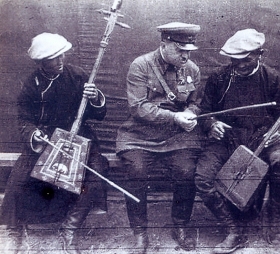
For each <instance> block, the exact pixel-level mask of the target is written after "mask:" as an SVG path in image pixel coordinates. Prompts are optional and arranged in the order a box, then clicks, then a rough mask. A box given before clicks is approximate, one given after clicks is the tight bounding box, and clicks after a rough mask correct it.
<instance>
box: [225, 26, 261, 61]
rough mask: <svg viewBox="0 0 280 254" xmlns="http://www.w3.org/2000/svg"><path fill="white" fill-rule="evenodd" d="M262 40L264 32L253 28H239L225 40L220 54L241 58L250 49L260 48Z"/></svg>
mask: <svg viewBox="0 0 280 254" xmlns="http://www.w3.org/2000/svg"><path fill="white" fill-rule="evenodd" d="M264 42H265V36H264V34H263V33H259V32H257V31H256V30H255V29H250V28H249V29H244V30H240V31H237V32H236V33H235V34H234V35H233V36H232V37H230V38H229V39H228V40H227V41H226V43H225V45H224V46H223V47H222V48H221V51H220V54H221V55H224V56H229V57H232V58H237V59H242V58H245V57H247V56H248V55H249V54H250V53H251V52H252V51H255V50H257V49H261V48H262V46H263V44H264Z"/></svg>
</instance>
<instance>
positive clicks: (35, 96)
mask: <svg viewBox="0 0 280 254" xmlns="http://www.w3.org/2000/svg"><path fill="white" fill-rule="evenodd" d="M71 47H72V44H71V43H70V42H68V41H67V40H66V39H65V38H64V37H63V36H61V35H58V34H52V33H42V34H39V35H37V36H36V37H34V38H33V40H32V44H31V47H30V48H29V50H28V54H29V56H30V58H31V59H33V60H34V61H35V62H36V63H37V66H38V68H37V69H36V70H35V71H34V72H33V73H32V74H31V75H30V76H29V78H28V79H27V80H26V81H25V82H24V84H23V87H22V89H21V91H20V94H19V97H18V119H19V124H20V131H21V134H22V142H23V143H24V150H23V152H22V155H21V157H20V158H19V159H18V161H17V162H16V165H15V167H14V168H13V170H12V172H11V175H10V178H9V180H8V184H7V187H6V190H5V196H4V200H3V204H2V206H1V223H3V224H5V225H7V232H8V238H7V245H6V251H7V253H18V252H19V251H20V245H21V240H22V237H23V234H22V230H23V226H24V225H27V224H33V223H50V222H58V221H63V222H62V226H61V234H60V235H61V237H62V240H63V250H64V251H65V253H73V254H74V253H80V251H79V248H78V246H77V245H76V244H75V239H74V236H75V232H76V230H77V229H79V228H80V227H81V224H82V223H83V221H84V220H85V218H86V216H87V215H88V213H89V211H90V210H91V209H92V208H93V207H95V208H96V207H99V208H101V209H103V210H105V209H106V191H105V189H103V186H102V182H101V180H100V179H98V177H96V176H95V175H94V174H92V173H90V172H89V171H86V173H85V178H84V181H83V187H82V193H81V194H80V195H77V194H74V193H72V192H69V191H66V190H64V189H61V188H58V187H56V186H54V185H51V184H49V183H47V182H43V181H40V180H37V179H35V178H32V177H31V176H30V172H31V170H32V169H33V167H34V165H35V163H36V161H37V160H38V158H39V156H40V153H41V152H42V150H43V147H44V142H43V141H42V140H41V139H40V138H38V136H45V135H47V136H48V137H49V138H50V137H51V136H52V134H53V132H54V130H55V129H56V128H61V129H64V130H66V131H70V129H71V126H72V124H73V123H74V120H75V117H76V115H77V111H78V109H79V106H80V102H81V99H82V97H83V96H86V97H87V98H88V99H89V103H88V104H87V108H86V111H85V114H84V119H83V123H82V126H81V128H80V130H79V133H78V134H79V135H81V136H83V137H86V138H89V139H91V140H92V144H91V147H90V151H89V162H88V163H89V166H90V167H91V168H93V169H95V170H96V171H98V172H100V173H103V170H106V168H107V166H108V165H107V160H106V159H105V158H104V157H103V156H101V154H100V152H99V147H98V144H97V139H96V135H95V133H94V132H93V131H92V130H91V128H90V126H88V125H86V124H85V121H86V120H87V119H89V118H92V119H97V120H102V119H103V118H104V117H105V114H106V105H105V97H104V95H103V94H102V92H101V91H100V90H99V89H97V88H96V86H95V84H87V83H86V82H87V80H88V75H87V74H86V73H85V72H84V71H83V70H82V69H81V68H79V67H77V66H73V65H64V58H65V55H64V53H65V52H66V51H68V50H69V49H70V48H71ZM39 244H40V243H39ZM38 249H39V247H38Z"/></svg>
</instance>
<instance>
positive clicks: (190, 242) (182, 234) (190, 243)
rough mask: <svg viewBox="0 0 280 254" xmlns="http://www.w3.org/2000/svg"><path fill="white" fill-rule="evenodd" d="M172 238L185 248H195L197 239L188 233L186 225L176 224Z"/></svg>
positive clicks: (189, 249) (187, 249)
mask: <svg viewBox="0 0 280 254" xmlns="http://www.w3.org/2000/svg"><path fill="white" fill-rule="evenodd" d="M172 238H173V239H174V240H175V241H176V242H177V243H178V244H179V246H180V247H181V248H182V249H183V250H186V251H191V250H195V247H196V244H195V240H194V239H193V238H192V237H190V236H188V235H187V233H186V228H185V227H181V226H175V228H174V229H173V231H172Z"/></svg>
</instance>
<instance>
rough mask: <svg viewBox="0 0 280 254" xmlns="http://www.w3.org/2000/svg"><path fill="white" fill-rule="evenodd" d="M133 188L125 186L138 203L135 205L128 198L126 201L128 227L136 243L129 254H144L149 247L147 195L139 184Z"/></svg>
mask: <svg viewBox="0 0 280 254" xmlns="http://www.w3.org/2000/svg"><path fill="white" fill-rule="evenodd" d="M134 185H135V186H133V187H132V186H129V185H128V186H127V187H126V188H127V190H128V191H129V192H130V193H131V194H133V195H135V196H136V197H138V198H139V199H140V202H139V203H137V202H135V201H134V200H132V199H131V198H129V197H125V199H126V208H127V216H128V219H129V223H130V227H131V228H132V229H133V230H134V236H135V238H136V243H135V244H134V246H133V247H132V249H133V251H132V252H131V253H130V254H145V253H146V251H147V248H148V245H149V239H148V235H147V226H148V219H147V195H146V187H145V185H142V184H141V183H140V184H139V182H138V183H137V182H136V183H134Z"/></svg>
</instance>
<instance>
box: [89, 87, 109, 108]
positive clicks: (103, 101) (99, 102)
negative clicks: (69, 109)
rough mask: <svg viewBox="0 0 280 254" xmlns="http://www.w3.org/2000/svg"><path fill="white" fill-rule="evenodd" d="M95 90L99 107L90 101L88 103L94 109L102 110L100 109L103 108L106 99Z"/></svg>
mask: <svg viewBox="0 0 280 254" xmlns="http://www.w3.org/2000/svg"><path fill="white" fill-rule="evenodd" d="M96 90H97V91H98V104H99V105H96V104H95V103H93V102H92V101H91V100H90V101H89V102H90V105H91V106H93V107H95V108H102V107H104V105H105V103H106V97H105V95H104V94H103V93H102V92H101V91H100V90H99V89H96Z"/></svg>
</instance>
